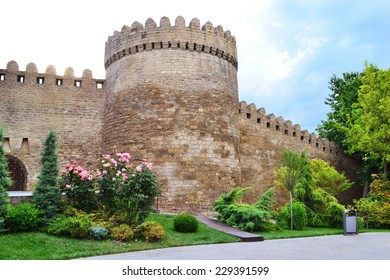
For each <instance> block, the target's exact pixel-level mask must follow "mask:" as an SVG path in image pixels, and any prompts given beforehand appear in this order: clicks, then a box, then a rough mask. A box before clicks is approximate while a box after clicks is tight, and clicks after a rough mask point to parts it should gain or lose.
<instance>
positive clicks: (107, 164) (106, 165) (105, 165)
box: [103, 162, 111, 167]
mask: <svg viewBox="0 0 390 280" xmlns="http://www.w3.org/2000/svg"><path fill="white" fill-rule="evenodd" d="M103 166H104V167H110V166H111V164H110V163H109V162H107V163H105V164H103Z"/></svg>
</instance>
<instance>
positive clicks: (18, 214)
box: [5, 202, 42, 232]
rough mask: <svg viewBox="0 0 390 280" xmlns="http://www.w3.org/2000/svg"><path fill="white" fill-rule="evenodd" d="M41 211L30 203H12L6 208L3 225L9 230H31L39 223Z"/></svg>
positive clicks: (36, 227)
mask: <svg viewBox="0 0 390 280" xmlns="http://www.w3.org/2000/svg"><path fill="white" fill-rule="evenodd" d="M41 214H42V212H41V211H40V210H39V209H38V208H37V207H35V205H33V204H30V203H26V202H25V203H21V204H17V205H13V206H11V207H10V208H9V209H8V212H7V215H6V218H5V225H6V227H7V228H8V230H9V231H11V232H17V231H32V230H36V229H38V227H39V226H40V225H41V222H42V219H41Z"/></svg>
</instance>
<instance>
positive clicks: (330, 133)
mask: <svg viewBox="0 0 390 280" xmlns="http://www.w3.org/2000/svg"><path fill="white" fill-rule="evenodd" d="M361 76H362V73H358V72H349V73H343V76H342V78H338V77H337V76H336V75H333V76H332V77H331V79H330V81H329V89H330V91H331V93H330V94H329V97H328V98H326V101H325V104H326V105H329V106H330V108H331V112H330V113H328V114H327V117H328V119H327V120H326V121H322V125H321V126H319V127H318V129H317V130H318V132H319V134H320V136H321V137H324V138H326V139H329V140H330V141H333V142H336V143H339V144H343V142H344V140H345V139H346V138H347V136H346V130H348V129H350V127H351V122H350V118H349V117H350V116H351V114H352V111H353V107H352V105H353V104H354V103H356V102H357V99H358V91H359V88H360V86H361V84H362V82H361ZM344 148H346V147H344Z"/></svg>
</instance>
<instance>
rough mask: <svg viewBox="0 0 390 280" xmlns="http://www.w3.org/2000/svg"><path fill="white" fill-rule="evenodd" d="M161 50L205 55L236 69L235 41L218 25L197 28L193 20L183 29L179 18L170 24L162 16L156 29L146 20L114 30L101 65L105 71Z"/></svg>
mask: <svg viewBox="0 0 390 280" xmlns="http://www.w3.org/2000/svg"><path fill="white" fill-rule="evenodd" d="M165 49H176V50H182V51H191V52H198V53H206V54H210V55H214V56H217V57H219V58H221V59H223V60H226V61H228V62H229V63H230V64H232V65H233V66H234V67H235V68H237V66H238V63H237V47H236V39H235V37H234V36H232V35H231V33H230V31H224V29H223V27H222V26H220V25H218V26H217V27H214V26H213V24H212V23H211V22H209V21H208V22H206V23H205V24H204V25H203V26H202V27H201V25H200V21H199V19H197V18H194V19H192V20H191V22H190V24H189V25H188V26H186V25H185V20H184V18H183V17H181V16H179V17H177V18H176V20H175V24H174V25H171V23H170V20H169V18H167V17H163V18H162V19H161V20H160V26H157V24H156V23H155V22H154V20H153V19H148V20H147V21H146V22H145V25H142V24H141V23H139V22H137V21H135V22H134V23H133V24H132V25H131V27H129V26H123V27H122V29H121V31H120V32H118V31H115V32H114V34H113V35H112V36H109V37H108V40H107V42H106V51H105V58H104V65H105V67H106V68H108V67H109V66H110V65H111V64H112V63H114V62H115V61H117V60H119V59H121V58H122V57H125V56H128V55H134V54H137V53H139V52H146V51H154V50H165Z"/></svg>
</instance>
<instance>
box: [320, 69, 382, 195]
mask: <svg viewBox="0 0 390 280" xmlns="http://www.w3.org/2000/svg"><path fill="white" fill-rule="evenodd" d="M377 70H378V69H377V68H376V67H374V71H377ZM364 75H365V72H347V73H343V74H342V77H341V78H340V77H337V76H336V75H333V76H332V77H331V79H330V82H329V89H330V91H331V92H330V94H329V97H328V98H326V100H325V104H327V105H329V106H330V108H331V112H329V113H328V114H327V120H326V121H322V124H321V125H320V126H319V127H318V128H317V131H318V132H319V135H320V136H321V137H324V138H327V139H329V140H330V141H333V142H335V143H337V144H339V145H340V146H341V147H342V148H343V149H344V150H349V149H350V143H349V142H348V141H347V138H348V137H349V136H348V134H347V132H348V131H349V130H350V129H351V128H352V125H353V121H352V119H351V116H352V114H353V111H354V110H355V109H354V104H356V103H357V102H358V96H359V89H360V87H361V86H362V84H363V82H362V79H363V77H364ZM349 154H351V155H352V156H355V157H358V158H361V159H363V161H362V162H363V164H362V168H361V170H360V172H359V173H360V176H361V178H362V181H365V186H364V191H363V196H366V195H367V192H368V185H369V184H370V180H371V174H372V173H377V172H378V171H379V167H378V161H377V160H376V159H372V158H367V157H366V153H365V151H363V152H361V151H358V150H350V151H349Z"/></svg>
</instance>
